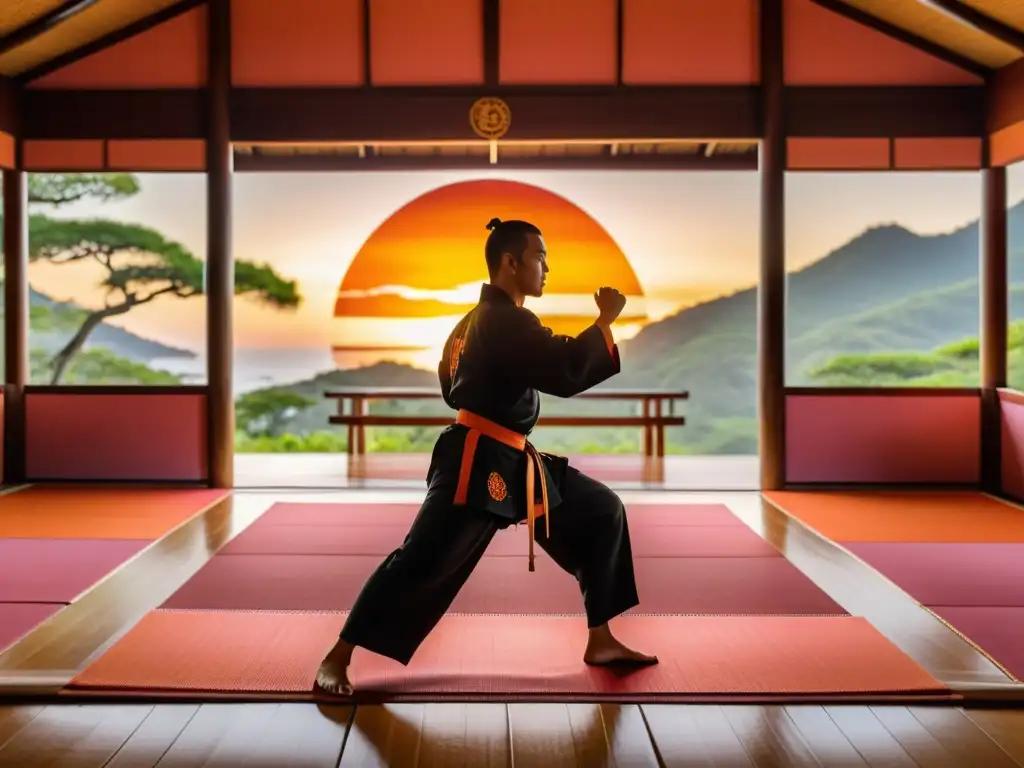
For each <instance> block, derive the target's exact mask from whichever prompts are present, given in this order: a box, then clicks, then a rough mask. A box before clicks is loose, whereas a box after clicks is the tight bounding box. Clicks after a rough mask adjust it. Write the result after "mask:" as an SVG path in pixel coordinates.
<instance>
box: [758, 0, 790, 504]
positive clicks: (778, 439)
mask: <svg viewBox="0 0 1024 768" xmlns="http://www.w3.org/2000/svg"><path fill="white" fill-rule="evenodd" d="M782 5H783V0H761V14H760V32H761V35H760V37H761V46H760V48H761V110H762V112H761V130H762V133H761V137H762V138H761V146H760V152H759V153H758V158H759V171H760V175H761V259H760V266H761V269H760V282H759V286H758V292H757V344H758V346H757V372H758V387H757V389H758V424H759V438H760V439H759V443H760V454H761V488H762V489H763V490H776V489H779V488H782V487H783V486H784V485H785V481H786V478H785V446H786V442H785V430H786V391H785V367H786V366H785V353H786V350H785V344H786V247H785V241H786V222H785V202H786V201H785V194H786V177H785V173H786V137H785V126H784V124H783V103H782V99H783V57H782V28H783V27H782Z"/></svg>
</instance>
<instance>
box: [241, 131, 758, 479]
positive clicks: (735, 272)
mask: <svg viewBox="0 0 1024 768" xmlns="http://www.w3.org/2000/svg"><path fill="white" fill-rule="evenodd" d="M684 144H685V146H686V147H688V153H689V155H690V156H691V160H692V162H691V163H690V164H683V163H679V167H677V168H670V169H668V170H666V169H661V170H649V169H646V168H644V167H643V166H642V165H638V167H637V168H636V169H629V170H618V169H615V170H612V169H610V168H609V169H603V168H601V167H596V168H588V169H587V170H585V171H584V170H575V169H574V167H573V163H572V162H566V163H564V164H563V167H559V165H558V164H557V163H548V165H549V166H550V167H546V168H543V169H529V170H528V169H522V168H518V167H515V166H514V165H513V166H512V167H511V168H506V167H505V166H504V165H503V164H499V165H498V166H497V167H494V166H492V167H490V168H489V167H488V166H487V165H486V164H483V165H482V167H478V168H474V169H472V170H468V169H467V170H460V169H450V168H449V169H446V170H432V169H419V168H417V169H415V170H410V169H408V168H407V169H406V170H400V171H392V172H389V173H380V172H379V170H368V171H361V170H352V167H356V168H358V167H359V166H355V165H354V162H353V166H351V167H350V166H344V167H343V168H342V169H339V171H336V172H330V170H327V171H326V172H325V171H320V172H317V173H310V172H305V173H304V172H301V171H299V170H295V169H299V168H302V167H303V165H302V164H300V163H299V162H294V158H295V157H296V155H292V156H291V158H292V162H291V164H289V163H288V162H287V160H288V158H289V156H288V155H287V154H283V153H282V151H281V150H280V149H278V150H277V153H276V154H275V155H272V156H267V157H268V158H269V162H265V163H264V164H263V165H262V166H261V165H260V164H258V163H254V162H252V158H253V157H254V155H256V154H257V152H258V150H254V149H252V148H249V149H247V150H244V152H245V153H246V154H243V155H242V156H241V157H240V158H239V159H240V160H241V159H242V158H244V157H248V158H249V162H248V163H246V162H244V161H243V162H240V163H239V165H240V166H241V168H240V170H243V171H245V172H240V173H237V174H236V175H235V177H234V190H235V192H234V194H235V203H234V220H235V232H234V244H235V252H236V254H237V255H238V257H242V255H243V254H244V255H245V258H250V259H255V260H256V261H257V262H260V263H264V262H265V263H267V264H269V265H270V266H272V267H273V269H274V270H275V271H276V272H278V273H280V274H281V275H283V276H284V277H285V279H287V280H293V281H295V284H296V286H297V292H298V294H300V296H301V300H300V303H299V304H298V306H297V307H296V308H294V309H292V308H285V309H281V308H276V307H268V306H265V305H262V304H260V303H259V302H254V301H253V300H252V299H251V298H248V299H247V298H244V297H242V298H239V299H237V300H236V305H235V321H234V322H235V380H236V397H237V401H236V412H237V418H238V438H237V441H236V483H237V484H238V485H239V486H240V487H352V486H354V485H355V486H364V487H423V482H424V476H425V473H426V469H427V465H428V462H429V455H430V450H431V447H432V445H433V442H434V440H435V439H436V436H437V434H438V433H439V432H440V430H441V429H442V428H443V427H442V426H441V425H442V424H443V423H444V422H445V421H450V420H451V418H452V414H451V411H450V410H449V409H448V408H447V407H446V406H445V405H444V403H443V402H442V401H441V400H440V397H439V390H438V388H437V373H436V371H437V362H438V360H439V358H440V352H441V347H442V346H443V343H444V340H445V338H446V337H447V335H448V333H449V332H450V331H451V329H452V328H453V327H454V325H455V324H456V322H457V321H458V319H459V318H460V317H461V316H462V315H463V314H465V312H467V311H468V310H469V309H470V308H471V307H472V305H473V304H474V303H475V302H476V299H477V296H478V295H479V290H480V284H481V283H482V282H483V281H484V280H486V268H485V265H484V260H483V243H484V240H485V239H486V234H487V232H486V230H485V228H484V225H485V224H486V223H487V221H488V220H489V219H490V218H491V217H492V216H499V217H501V218H505V219H509V218H523V219H527V220H530V221H533V222H534V223H536V224H537V225H538V226H539V227H540V228H541V229H542V230H543V231H544V234H545V239H546V241H547V243H548V246H549V249H550V255H549V263H550V267H551V270H552V271H551V274H550V276H549V281H548V292H547V293H546V295H545V296H544V297H542V298H541V299H539V300H537V302H535V304H534V305H528V306H529V307H530V308H531V309H532V310H533V311H535V312H536V313H537V314H538V315H539V317H540V318H541V320H542V321H543V322H544V323H545V325H547V326H548V327H550V328H552V330H554V331H555V332H559V333H568V334H573V335H574V334H576V333H579V332H580V331H582V330H583V329H584V328H586V327H587V325H589V324H590V323H591V322H592V321H593V317H594V306H593V298H592V293H593V291H594V290H595V289H596V288H597V287H599V286H600V285H612V286H615V287H617V288H619V289H620V290H622V291H623V293H625V294H626V295H627V297H628V303H627V307H626V310H625V312H624V314H623V316H622V317H621V318H620V322H619V323H618V324H617V325H616V338H617V341H618V342H619V344H620V352H621V357H622V361H623V368H622V373H621V374H620V375H619V376H617V377H615V378H614V379H612V380H611V381H609V382H607V383H606V384H605V385H602V387H600V388H599V390H611V391H610V392H608V393H607V394H608V395H609V397H608V398H607V399H604V398H602V399H589V400H588V399H581V400H579V401H572V402H567V401H564V400H558V399H556V398H547V397H545V398H544V400H545V402H544V403H543V405H542V417H541V425H540V426H539V427H538V429H537V431H536V432H535V434H534V436H533V441H534V442H535V444H536V445H537V446H538V447H539V448H540V449H541V450H546V451H550V452H553V453H560V454H563V455H570V456H572V457H573V460H574V463H576V464H577V465H578V466H581V468H584V469H585V471H588V472H589V473H591V474H593V475H595V476H597V477H598V478H599V479H602V480H603V481H604V482H606V483H608V484H610V485H612V486H615V487H619V488H631V487H632V488H668V489H679V490H740V489H742V490H752V489H756V488H757V484H758V460H757V422H756V343H757V342H756V281H757V264H758V257H757V254H758V227H759V219H758V194H759V187H758V182H757V174H756V171H755V170H754V167H755V164H756V146H755V145H753V144H749V143H747V144H742V145H740V144H738V145H737V147H736V148H733V149H732V150H731V151H730V147H729V146H728V145H725V146H719V147H715V146H710V145H707V144H699V143H696V142H689V143H682V142H680V146H683V145H684ZM486 149H487V145H486V143H483V145H482V151H486ZM620 151H623V152H625V151H628V148H627V149H621V150H620ZM751 151H753V155H751V154H750V153H751ZM716 153H718V154H717V157H719V158H721V159H720V160H718V161H717V163H718V164H717V165H716V164H715V162H716V161H715V160H714V159H713V158H715V157H716ZM680 154H681V155H682V156H683V157H684V158H685V157H686V155H685V154H683V153H682V151H681V150H680ZM282 157H284V158H285V160H284V161H282ZM297 157H298V159H299V160H300V161H301V163H304V164H305V167H312V166H311V164H310V161H309V155H305V156H302V155H298V156H297ZM364 159H365V158H364ZM321 160H322V158H321ZM442 160H443V158H442ZM335 162H337V161H335ZM322 167H324V168H330V165H328V164H323V165H322ZM364 167H370V168H373V167H374V166H373V165H372V164H369V163H368V164H366V166H364ZM261 168H269V169H270V170H268V171H266V172H260V171H261ZM340 170H344V172H340ZM711 170H714V171H716V172H708V171H711ZM599 390H595V392H597V391H599ZM619 395H623V396H622V397H621V398H620V397H619ZM659 410H660V414H661V416H662V417H663V418H662V423H664V424H667V426H664V429H663V434H662V436H661V438H660V439H659V435H658V432H659V428H658V426H657V424H655V425H654V426H651V427H650V428H644V427H642V426H638V425H637V424H636V423H635V421H634V423H630V424H629V425H628V426H619V425H617V424H616V423H615V422H616V421H623V420H625V419H634V420H635V418H636V417H637V416H638V415H639V414H641V413H644V412H647V413H649V414H650V415H651V416H652V417H653V416H655V415H656V414H657V413H658V412H659ZM339 414H340V415H341V416H342V418H341V419H338V418H336V417H337V416H338V415H339ZM352 414H356V415H359V414H367V415H371V416H386V417H388V418H389V419H390V420H391V421H393V422H398V423H392V424H388V425H386V426H366V427H365V428H360V426H359V425H353V424H352V423H351V419H347V418H346V417H350V416H351V415H352ZM332 416H333V417H335V421H336V422H338V421H342V422H346V421H348V423H334V424H332V423H331V420H332ZM407 417H412V419H411V422H412V423H407V424H403V423H400V422H401V421H402V420H403V418H407ZM545 417H548V420H549V425H547V426H545V425H544V418H545ZM677 417H683V418H684V419H685V425H679V424H677V423H675V422H674V421H673V419H676V420H678V418H677ZM431 418H433V419H436V423H425V422H427V421H429V420H430V419H431ZM552 420H555V421H556V424H554V425H551V424H550V422H551V421H552ZM568 422H572V423H568ZM659 452H661V453H663V454H664V456H663V457H659V456H658V453H659Z"/></svg>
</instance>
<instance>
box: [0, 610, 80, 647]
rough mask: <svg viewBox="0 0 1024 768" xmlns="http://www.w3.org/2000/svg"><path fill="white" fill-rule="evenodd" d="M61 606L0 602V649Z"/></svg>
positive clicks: (25, 633) (30, 629)
mask: <svg viewBox="0 0 1024 768" xmlns="http://www.w3.org/2000/svg"><path fill="white" fill-rule="evenodd" d="M63 607H64V606H63V605H54V604H53V603H49V604H40V603H0V651H3V650H4V649H5V648H9V647H10V646H12V645H14V643H15V642H16V641H17V640H20V639H21V638H22V637H24V636H25V635H27V634H28V633H29V632H31V631H32V630H33V629H35V628H36V627H37V626H38V625H40V624H42V623H43V622H44V621H46V620H47V619H48V618H50V617H51V616H53V614H55V613H56V612H57V611H59V610H60V609H61V608H63Z"/></svg>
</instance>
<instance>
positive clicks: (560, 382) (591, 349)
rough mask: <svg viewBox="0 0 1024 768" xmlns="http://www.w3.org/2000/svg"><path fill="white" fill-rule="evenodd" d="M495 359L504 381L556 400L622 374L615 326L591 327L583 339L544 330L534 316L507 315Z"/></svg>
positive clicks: (496, 337)
mask: <svg viewBox="0 0 1024 768" xmlns="http://www.w3.org/2000/svg"><path fill="white" fill-rule="evenodd" d="M495 320H497V321H498V323H497V324H496V326H495V328H494V329H493V330H494V334H493V336H492V339H493V342H492V344H491V354H493V355H494V362H495V365H496V366H497V367H498V369H499V370H500V371H501V372H502V375H503V376H507V377H509V378H513V379H516V380H518V381H521V382H522V383H523V384H525V385H526V386H528V387H531V388H532V389H536V390H539V391H540V392H544V393H546V394H549V395H554V396H556V397H572V396H573V395H577V394H579V393H580V392H584V391H586V390H588V389H590V388H591V387H593V386H595V385H597V384H600V383H601V382H602V381H605V380H607V379H609V378H611V377H612V376H614V375H615V374H617V373H618V372H619V353H618V348H617V347H616V346H615V343H614V340H613V338H612V336H611V328H610V323H608V324H603V325H605V327H603V328H602V327H600V326H599V325H598V324H597V323H595V324H594V325H591V326H590V327H589V328H587V329H586V330H585V331H583V332H582V333H581V334H579V335H578V336H575V337H573V336H563V335H559V334H555V333H553V332H552V331H551V329H549V328H545V327H544V326H543V325H542V324H541V322H540V320H539V319H538V318H537V316H536V315H534V314H533V313H532V312H529V311H528V310H525V309H518V308H517V309H516V310H514V311H509V312H507V313H504V312H503V313H502V317H501V318H495Z"/></svg>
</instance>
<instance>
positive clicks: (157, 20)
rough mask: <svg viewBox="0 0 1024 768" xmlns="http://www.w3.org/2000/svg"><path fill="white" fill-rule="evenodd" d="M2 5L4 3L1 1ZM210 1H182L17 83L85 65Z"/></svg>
mask: <svg viewBox="0 0 1024 768" xmlns="http://www.w3.org/2000/svg"><path fill="white" fill-rule="evenodd" d="M0 1H2V0H0ZM205 3H206V0H179V2H177V3H174V4H173V5H170V6H168V7H167V8H164V9H163V10H160V11H158V12H156V13H154V14H152V15H150V16H146V17H144V18H141V19H139V20H138V21H135V22H133V23H131V24H129V25H128V26H126V27H122V28H121V29H115V30H114V31H112V32H109V33H108V34H106V35H103V36H102V37H100V38H97V39H96V40H93V41H91V42H89V43H86V44H85V45H82V46H79V47H78V48H75V49H73V50H70V51H68V52H67V53H63V54H61V55H60V56H56V57H54V58H52V59H50V60H49V61H44V62H43V63H42V64H39V65H37V66H35V67H32V68H31V69H29V70H27V71H25V72H22V73H21V74H19V75H17V76H16V77H15V80H16V81H17V82H18V83H20V84H22V85H24V84H26V83H29V82H31V81H33V80H38V79H39V78H40V77H43V76H45V75H48V74H50V73H51V72H56V71H57V70H58V69H62V68H63V67H66V66H68V65H70V64H74V63H75V62H78V61H81V60H82V59H84V58H86V57H87V56H92V55H93V54H94V53H99V52H100V51H103V50H106V49H107V48H111V47H113V46H115V45H117V44H118V43H123V42H124V41H125V40H127V39H129V38H131V37H135V36H136V35H141V34H142V33H143V32H148V31H149V30H151V29H153V27H156V26H158V25H160V24H163V23H164V22H165V21H170V20H171V19H174V18H177V17H178V16H181V15H182V14H183V13H187V12H188V11H191V10H192V9H193V8H198V7H199V6H200V5H204V4H205Z"/></svg>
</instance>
